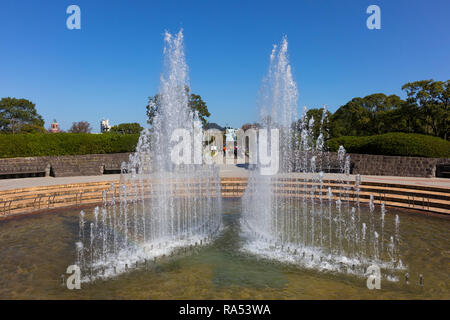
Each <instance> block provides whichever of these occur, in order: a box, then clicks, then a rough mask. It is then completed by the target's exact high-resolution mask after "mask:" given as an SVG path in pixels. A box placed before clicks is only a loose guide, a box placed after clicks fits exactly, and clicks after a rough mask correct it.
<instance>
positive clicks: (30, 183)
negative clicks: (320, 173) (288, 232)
mask: <svg viewBox="0 0 450 320" xmlns="http://www.w3.org/2000/svg"><path fill="white" fill-rule="evenodd" d="M219 169H220V176H221V177H237V178H239V177H247V176H248V175H249V172H250V170H248V169H247V168H245V167H244V166H239V165H219ZM289 176H290V177H299V178H303V177H305V176H307V177H311V174H306V175H305V174H302V173H293V174H289ZM119 177H120V175H119V174H108V175H99V176H78V177H59V178H53V177H38V178H22V179H1V180H0V191H1V190H11V189H19V188H32V187H38V186H52V185H62V184H74V183H89V182H101V181H118V180H119ZM361 177H362V181H367V182H380V183H392V184H405V185H417V186H428V187H442V188H449V192H450V179H444V178H414V177H393V176H361ZM336 178H337V174H325V175H324V179H336ZM354 179H355V176H354V175H351V176H350V180H354Z"/></svg>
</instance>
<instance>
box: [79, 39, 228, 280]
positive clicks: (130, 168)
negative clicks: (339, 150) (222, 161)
mask: <svg viewBox="0 0 450 320" xmlns="http://www.w3.org/2000/svg"><path fill="white" fill-rule="evenodd" d="M164 66H165V68H164V72H163V74H162V76H161V85H160V89H159V94H158V96H157V97H158V99H157V103H158V105H156V106H154V107H155V108H154V109H155V110H156V113H155V116H154V119H153V123H152V127H151V129H145V130H144V131H143V132H142V133H141V136H140V138H139V141H138V145H137V147H136V152H135V153H134V154H132V155H131V156H130V160H129V162H128V163H124V164H122V175H121V183H120V186H117V187H116V186H114V185H113V186H112V187H111V189H110V190H108V191H105V192H104V195H103V206H102V208H101V210H100V209H98V208H96V209H95V210H94V218H93V219H94V222H92V223H90V224H88V223H86V221H85V220H86V217H85V214H84V213H83V212H82V213H81V216H80V240H79V242H77V263H79V266H80V267H81V270H82V273H83V275H84V278H83V279H84V280H85V281H89V280H92V279H95V278H99V277H108V276H111V275H114V274H119V273H121V272H124V271H127V270H128V269H130V268H132V267H137V266H139V264H140V263H141V264H143V263H145V264H147V262H148V261H153V260H154V259H155V258H157V257H159V256H162V255H168V254H173V252H174V250H177V249H178V248H180V247H185V246H192V245H193V246H196V245H202V244H206V243H208V242H209V241H210V240H211V239H212V238H213V236H214V235H215V234H216V233H217V231H218V230H219V228H220V226H221V190H220V178H219V174H218V169H217V168H216V167H214V166H213V165H206V164H203V162H202V159H201V154H200V162H199V161H198V152H197V151H196V150H199V148H198V147H199V146H198V145H196V143H197V144H198V143H199V141H200V150H202V149H201V148H202V145H201V144H202V137H201V136H202V128H201V126H200V125H199V123H200V122H199V119H198V115H197V114H196V113H194V112H192V110H191V109H190V108H189V93H188V88H189V86H188V68H187V65H186V62H185V55H184V46H183V34H182V32H181V31H180V32H179V33H178V34H177V35H172V34H170V33H168V32H166V34H165V48H164ZM175 132H181V133H183V137H184V140H183V142H184V146H185V148H184V149H182V151H181V153H182V155H181V156H182V159H184V161H181V162H179V161H178V162H177V161H174V157H175V158H176V157H178V156H180V154H179V153H180V149H177V148H176V145H177V144H178V143H179V142H180V141H181V140H180V139H181V138H180V137H179V136H175V138H174V133H175ZM199 136H200V140H199V139H198V138H199ZM186 137H187V138H188V140H185V139H186ZM186 141H187V142H186ZM195 147H197V149H195ZM185 152H187V153H186V154H184V153H185ZM195 156H197V159H196V160H195V159H193V158H194V157H195ZM194 160H195V161H194ZM192 163H197V164H192ZM87 226H89V228H90V230H89V231H88V232H85V228H87ZM87 234H89V237H88V236H87Z"/></svg>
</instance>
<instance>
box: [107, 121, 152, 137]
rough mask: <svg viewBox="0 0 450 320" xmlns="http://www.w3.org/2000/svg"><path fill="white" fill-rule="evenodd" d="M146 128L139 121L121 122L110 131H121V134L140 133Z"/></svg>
mask: <svg viewBox="0 0 450 320" xmlns="http://www.w3.org/2000/svg"><path fill="white" fill-rule="evenodd" d="M143 129H144V128H142V127H141V125H140V124H139V123H137V122H133V123H121V124H119V125H116V126H113V127H111V130H110V131H109V132H113V133H121V134H139V133H141V131H142V130H143Z"/></svg>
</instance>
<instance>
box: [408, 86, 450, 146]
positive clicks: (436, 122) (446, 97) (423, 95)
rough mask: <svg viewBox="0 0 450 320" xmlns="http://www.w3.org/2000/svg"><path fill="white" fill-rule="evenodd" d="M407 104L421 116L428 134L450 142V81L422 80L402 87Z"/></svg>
mask: <svg viewBox="0 0 450 320" xmlns="http://www.w3.org/2000/svg"><path fill="white" fill-rule="evenodd" d="M402 89H403V90H405V91H406V94H407V96H408V98H407V102H408V103H409V104H410V105H411V106H412V107H415V108H416V109H417V110H418V111H419V112H418V114H419V115H421V120H422V121H423V130H424V132H425V133H426V134H432V135H434V136H437V137H441V138H443V139H446V140H448V139H449V138H450V132H449V131H450V127H449V125H450V107H449V104H450V80H447V81H445V82H444V81H434V80H433V79H431V80H421V81H415V82H409V83H407V84H405V85H404V86H403V87H402Z"/></svg>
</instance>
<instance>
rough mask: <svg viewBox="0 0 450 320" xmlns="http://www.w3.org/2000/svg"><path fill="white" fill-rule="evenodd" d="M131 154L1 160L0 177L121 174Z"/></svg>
mask: <svg viewBox="0 0 450 320" xmlns="http://www.w3.org/2000/svg"><path fill="white" fill-rule="evenodd" d="M129 155H130V153H112V154H87V155H75V156H48V157H27V158H6V159H0V177H2V178H17V177H33V176H53V177H73V176H94V175H102V174H104V173H120V166H121V164H122V162H124V161H128V159H129Z"/></svg>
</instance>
